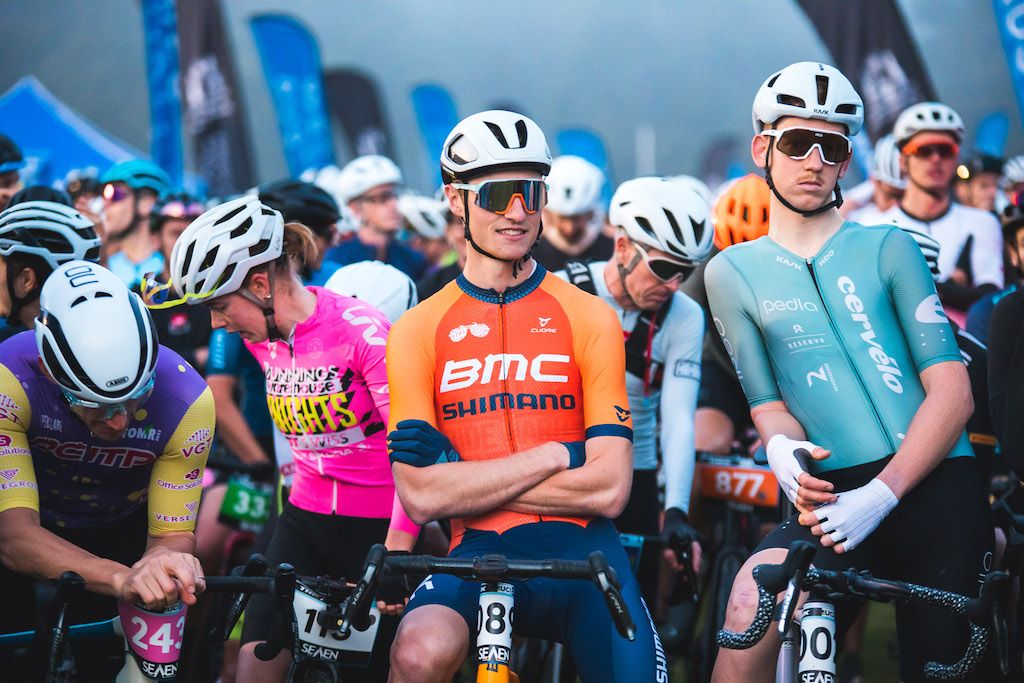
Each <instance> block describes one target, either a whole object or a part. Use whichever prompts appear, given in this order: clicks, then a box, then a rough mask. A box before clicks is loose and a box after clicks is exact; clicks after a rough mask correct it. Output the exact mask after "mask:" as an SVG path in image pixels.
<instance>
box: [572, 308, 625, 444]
mask: <svg viewBox="0 0 1024 683" xmlns="http://www.w3.org/2000/svg"><path fill="white" fill-rule="evenodd" d="M571 315H572V318H571V319H572V320H573V355H574V357H575V359H576V365H577V366H578V367H579V369H580V376H581V378H582V380H583V384H582V387H583V423H584V428H585V429H586V432H585V435H586V438H588V439H589V438H591V437H595V436H621V437H624V438H626V439H629V440H630V441H632V440H633V417H632V415H631V414H630V411H629V398H628V396H627V394H626V348H625V346H624V345H623V343H622V325H621V324H619V321H618V319H617V318H616V317H615V312H614V311H612V309H611V307H610V306H609V305H608V304H606V303H605V302H604V301H602V300H601V299H599V298H597V297H590V296H586V295H582V296H581V297H580V298H579V301H578V303H577V304H576V307H575V308H574V309H573V311H572V314H571ZM577 332H578V333H577Z"/></svg>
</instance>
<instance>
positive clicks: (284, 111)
mask: <svg viewBox="0 0 1024 683" xmlns="http://www.w3.org/2000/svg"><path fill="white" fill-rule="evenodd" d="M251 26H252V33H253V38H255V40H256V48H257V49H258V50H259V53H260V60H261V61H262V62H263V75H264V77H265V78H266V81H267V87H268V88H269V89H270V97H271V99H272V100H273V102H274V109H275V110H276V112H277V124H278V128H279V129H280V131H281V140H282V142H283V143H284V156H285V160H286V161H287V163H288V170H289V172H290V173H291V174H292V175H293V176H298V175H299V174H301V173H302V172H303V171H305V170H306V169H309V168H321V167H323V166H326V165H328V164H333V163H334V148H333V144H332V142H331V126H330V121H329V120H328V118H327V104H326V100H325V99H324V86H323V75H322V73H321V70H320V48H319V47H318V46H317V43H316V40H314V39H313V36H312V35H311V34H310V32H309V30H308V29H306V27H305V26H303V25H302V24H301V23H299V22H298V21H297V20H295V19H293V18H291V17H286V16H282V15H278V14H264V15H260V16H257V17H254V18H253V19H252V20H251Z"/></svg>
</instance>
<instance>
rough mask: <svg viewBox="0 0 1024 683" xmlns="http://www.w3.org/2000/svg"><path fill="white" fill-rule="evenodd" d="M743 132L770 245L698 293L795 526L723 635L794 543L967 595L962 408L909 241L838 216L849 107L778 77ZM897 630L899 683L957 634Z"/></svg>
mask: <svg viewBox="0 0 1024 683" xmlns="http://www.w3.org/2000/svg"><path fill="white" fill-rule="evenodd" d="M753 123H754V132H755V135H754V138H753V141H752V143H751V153H752V156H753V158H754V162H755V163H756V164H757V165H758V166H759V167H760V168H764V169H765V179H766V180H767V182H768V186H769V187H770V188H771V190H772V198H771V208H770V211H769V216H770V218H769V232H768V235H767V236H766V237H762V238H760V239H758V240H755V241H753V242H748V243H745V244H741V245H736V246H734V247H730V248H729V249H727V250H725V251H723V252H722V253H720V254H719V255H717V256H716V257H715V258H714V259H713V260H712V261H711V263H710V264H709V265H708V268H707V271H706V274H705V280H706V283H707V290H708V296H709V300H710V304H711V311H712V315H713V321H714V324H715V326H716V327H717V329H718V331H719V332H720V333H721V334H722V337H723V340H724V342H725V345H726V349H727V351H728V352H729V355H730V358H731V360H732V361H733V364H734V365H735V367H736V371H737V375H738V376H739V379H740V382H741V384H742V385H743V390H744V393H745V394H746V396H747V400H748V402H749V404H750V406H751V417H752V419H753V421H754V424H755V426H756V427H757V429H758V431H759V433H760V435H761V438H762V439H763V440H764V442H765V443H766V444H767V450H768V459H769V463H770V464H771V467H772V470H773V471H774V472H775V474H776V476H777V477H778V479H779V482H780V484H781V486H782V488H783V490H784V491H785V493H786V495H787V496H788V497H789V498H790V500H792V501H793V502H794V504H795V505H796V507H797V509H798V514H796V515H794V516H793V517H791V518H790V519H789V520H787V521H785V522H784V523H783V524H782V525H780V526H779V527H778V528H777V529H776V530H775V531H773V532H772V533H771V534H769V536H768V537H767V538H766V539H765V540H764V541H763V542H762V544H761V545H760V546H759V548H758V549H757V550H756V551H755V553H754V555H753V556H752V557H751V558H750V559H749V560H748V561H747V563H746V564H745V565H744V567H743V569H742V570H741V572H740V574H739V575H738V576H737V578H736V582H735V584H734V586H733V590H732V594H731V596H730V605H729V611H728V613H727V617H726V623H725V627H726V628H729V629H733V630H741V629H743V628H745V627H746V625H748V624H749V623H750V621H751V619H752V617H753V606H754V605H755V604H756V602H757V597H756V596H757V589H756V586H755V584H754V581H753V578H752V575H751V571H752V569H753V567H754V566H756V565H758V564H762V563H765V562H780V561H781V560H782V557H783V556H784V555H785V550H784V548H786V547H787V546H788V545H789V544H790V543H791V542H792V541H793V540H796V539H808V540H813V541H815V542H817V543H819V544H820V548H819V551H818V553H817V555H816V557H815V560H814V561H815V564H816V565H818V566H821V567H827V568H846V567H856V568H858V569H868V570H870V571H872V572H877V573H878V574H880V575H885V576H892V577H893V578H897V579H902V580H908V581H914V582H917V583H921V584H925V585H929V586H934V587H936V588H941V589H946V590H953V591H958V592H961V593H974V592H976V590H977V581H978V573H979V572H981V571H984V570H985V569H986V564H985V563H986V561H990V559H991V555H990V550H991V545H992V528H991V524H990V523H989V522H988V513H987V506H986V503H985V499H984V495H983V487H982V482H981V478H980V476H979V473H978V469H977V465H976V462H975V460H974V458H973V454H972V452H971V448H970V444H969V443H968V441H967V438H966V435H965V433H964V425H965V423H966V422H967V419H968V418H969V417H970V415H971V412H972V410H973V402H972V399H971V389H970V383H969V380H968V376H967V372H966V369H965V367H964V364H963V361H962V359H961V357H960V353H959V350H958V348H957V345H956V341H955V338H954V335H953V330H952V328H951V327H950V325H949V321H948V319H947V318H946V316H945V314H944V313H943V310H942V307H941V305H940V303H939V300H938V296H937V295H936V292H935V287H934V285H933V283H932V278H931V274H930V272H929V269H928V266H927V264H926V263H925V260H924V257H923V255H922V253H921V250H920V249H919V248H918V247H917V245H916V243H915V242H914V240H913V239H912V238H911V237H910V236H909V235H907V234H905V233H903V232H902V231H900V230H898V229H894V228H878V227H872V228H870V229H867V228H864V227H863V226H861V225H859V224H856V223H847V222H844V221H843V219H842V217H841V216H840V215H839V213H838V211H837V207H838V206H839V205H840V204H841V203H842V193H841V191H840V189H839V186H838V182H839V179H840V178H842V177H843V175H845V173H846V170H847V168H848V166H849V161H850V157H851V155H852V144H851V143H850V137H852V136H854V135H856V134H857V133H858V132H859V131H860V129H861V127H862V125H863V104H862V102H861V99H860V96H859V95H858V94H857V92H856V91H855V90H854V89H853V86H852V85H851V84H850V82H849V81H848V80H847V79H846V77H845V76H843V74H842V73H840V72H839V71H838V70H837V69H835V68H834V67H831V66H828V65H824V64H817V63H812V62H801V63H797V64H793V65H790V66H788V67H786V68H785V69H783V70H781V71H779V72H777V73H775V74H773V75H772V76H771V77H770V78H768V80H766V81H765V83H764V84H763V85H762V86H761V88H760V90H759V91H758V93H757V96H756V98H755V100H754V107H753ZM940 387H941V391H940V390H939V388H940ZM801 456H803V457H801ZM807 456H810V457H807ZM844 614H845V610H843V609H842V606H841V611H840V617H841V618H840V627H842V626H843V623H842V617H843V616H844ZM897 629H898V633H899V642H900V648H901V653H900V654H901V675H902V680H904V681H914V680H919V679H920V678H921V676H922V671H923V668H924V664H925V662H926V661H927V660H938V661H945V660H946V659H947V658H948V656H949V653H951V652H956V651H958V650H962V649H963V648H964V647H966V639H967V637H968V632H967V625H966V623H962V622H960V621H958V620H957V619H954V618H947V617H945V616H944V615H943V614H942V612H941V611H938V610H935V609H933V608H917V607H906V606H897ZM773 633H774V631H773ZM778 648H779V641H778V639H777V637H775V638H766V639H765V640H764V641H762V642H761V643H760V644H759V645H758V646H756V647H754V648H752V649H750V650H746V651H725V650H723V651H721V652H720V653H719V658H718V660H717V662H716V664H715V673H714V680H716V681H737V680H742V681H757V680H771V679H772V677H773V676H774V667H772V666H771V664H772V661H773V659H774V657H775V656H776V655H777V653H778ZM987 680H992V679H991V678H988V679H987Z"/></svg>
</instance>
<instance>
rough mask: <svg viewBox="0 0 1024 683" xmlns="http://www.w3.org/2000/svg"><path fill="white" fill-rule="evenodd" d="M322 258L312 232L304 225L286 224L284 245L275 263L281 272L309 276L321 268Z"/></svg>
mask: <svg viewBox="0 0 1024 683" xmlns="http://www.w3.org/2000/svg"><path fill="white" fill-rule="evenodd" d="M321 258H322V255H321V254H320V249H319V247H318V246H317V242H316V239H315V238H314V237H313V231H312V230H310V229H309V228H307V227H306V226H305V225H303V224H302V223H297V222H291V223H285V224H284V244H283V246H282V248H281V255H280V256H279V257H278V258H277V261H275V263H274V265H275V267H276V268H277V270H278V271H279V272H284V273H289V272H290V273H295V274H297V275H299V276H300V277H301V276H303V275H306V276H308V274H309V273H312V272H314V271H316V270H317V269H318V268H319V267H320V260H321Z"/></svg>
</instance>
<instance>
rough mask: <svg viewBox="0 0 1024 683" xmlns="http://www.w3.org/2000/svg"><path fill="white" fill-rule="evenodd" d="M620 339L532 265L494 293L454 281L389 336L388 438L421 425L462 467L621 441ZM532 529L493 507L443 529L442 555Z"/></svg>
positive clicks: (525, 518) (608, 318) (594, 300)
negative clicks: (471, 539) (555, 446)
mask: <svg viewBox="0 0 1024 683" xmlns="http://www.w3.org/2000/svg"><path fill="white" fill-rule="evenodd" d="M621 330H622V327H621V325H619V322H618V319H617V318H616V317H615V314H614V313H613V312H612V309H611V308H610V307H609V306H608V305H607V304H606V303H605V302H604V301H602V300H601V299H600V298H598V297H596V296H592V295H590V294H587V293H585V292H583V291H582V290H580V289H579V288H577V287H575V286H573V285H571V284H569V283H567V282H565V281H563V280H560V279H559V278H557V277H555V276H553V275H549V274H548V273H547V271H546V270H544V268H542V267H541V266H540V265H539V264H538V265H537V266H536V270H535V271H534V273H533V275H531V276H530V277H529V278H528V279H527V280H526V281H525V282H523V283H521V284H519V285H516V286H515V287H512V288H509V289H508V290H506V291H505V292H503V293H501V294H498V293H497V292H495V291H494V290H484V289H480V288H479V287H476V286H474V285H473V284H471V283H470V282H469V281H468V280H466V278H465V277H463V276H461V275H460V276H459V277H458V278H457V279H456V280H455V281H454V282H451V283H449V284H448V285H447V286H446V287H445V288H444V289H442V290H441V291H440V292H438V293H437V294H435V295H434V296H432V297H430V298H429V299H427V300H426V301H424V302H423V303H421V304H420V305H418V306H416V307H415V308H413V309H412V310H410V311H408V312H407V313H405V314H404V315H403V316H402V317H401V319H399V321H398V322H396V323H395V324H394V325H393V326H392V328H391V334H390V335H389V337H388V347H387V367H388V384H389V386H390V390H391V416H390V419H391V424H390V425H389V431H390V430H391V429H394V425H395V424H397V423H398V422H399V421H401V420H406V419H420V420H426V421H427V422H430V423H431V424H433V425H434V426H436V427H437V428H438V429H439V430H440V431H441V432H442V433H443V434H444V435H445V436H447V437H448V438H449V439H450V440H451V442H452V445H453V446H454V447H455V449H456V450H457V451H458V452H459V454H460V455H461V457H462V458H463V459H464V460H488V459H492V458H502V457H505V456H507V455H511V454H512V453H516V452H519V451H524V450H527V449H530V448H533V447H535V446H539V445H541V444H543V443H546V442H549V441H583V440H584V439H586V438H589V437H594V436H621V437H624V438H628V439H632V436H633V430H632V426H633V425H632V420H631V418H630V412H629V403H628V399H627V398H626V383H625V378H626V369H625V351H624V347H623V345H622V332H621ZM540 519H541V518H540V517H539V516H537V515H528V514H523V513H519V512H512V511H509V510H503V509H497V510H494V511H492V512H489V513H487V514H484V515H481V516H479V517H473V518H467V519H456V520H452V547H454V546H456V545H458V544H459V541H460V540H461V538H462V532H463V530H464V529H465V528H467V527H468V528H473V529H481V530H491V531H497V532H498V533H501V532H504V531H506V530H508V529H511V528H512V527H515V526H518V525H520V524H527V523H530V522H536V521H539V520H540ZM544 519H545V520H560V521H571V522H575V523H577V524H580V525H585V524H586V522H587V521H588V520H586V519H582V518H561V517H547V516H545V517H544Z"/></svg>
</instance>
